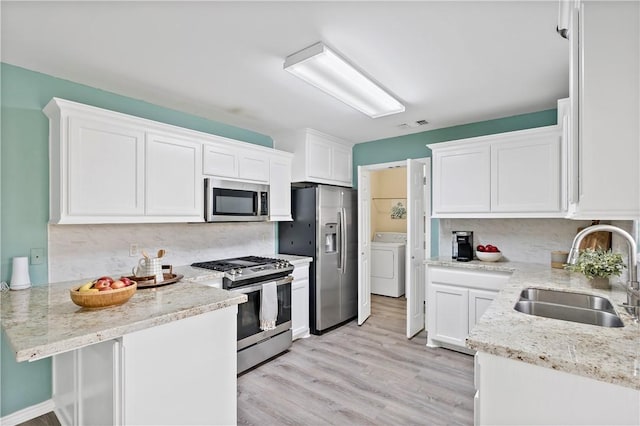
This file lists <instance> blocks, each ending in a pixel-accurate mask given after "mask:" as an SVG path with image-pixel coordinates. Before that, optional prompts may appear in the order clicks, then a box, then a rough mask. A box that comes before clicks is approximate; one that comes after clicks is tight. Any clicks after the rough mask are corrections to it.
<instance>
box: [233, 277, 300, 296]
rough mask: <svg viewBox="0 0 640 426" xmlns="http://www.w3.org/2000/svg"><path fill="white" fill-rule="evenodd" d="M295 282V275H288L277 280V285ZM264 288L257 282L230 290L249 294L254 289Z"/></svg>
mask: <svg viewBox="0 0 640 426" xmlns="http://www.w3.org/2000/svg"><path fill="white" fill-rule="evenodd" d="M268 282H271V281H270V280H266V281H265V283H268ZM291 282H293V275H287V276H286V277H284V278H282V279H281V280H278V281H276V286H278V287H279V286H281V285H285V284H289V283H291ZM260 290H262V284H257V285H252V286H248V287H238V288H235V289H233V290H230V291H231V292H232V293H243V294H247V293H252V292H254V291H260Z"/></svg>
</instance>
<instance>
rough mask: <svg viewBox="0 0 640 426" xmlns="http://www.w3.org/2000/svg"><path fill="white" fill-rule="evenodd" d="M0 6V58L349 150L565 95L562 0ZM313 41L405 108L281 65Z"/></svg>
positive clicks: (527, 108) (550, 103)
mask: <svg viewBox="0 0 640 426" xmlns="http://www.w3.org/2000/svg"><path fill="white" fill-rule="evenodd" d="M0 7H1V14H2V27H1V31H2V46H1V47H2V50H1V54H2V61H3V62H7V63H9V64H13V65H17V66H20V67H24V68H27V69H31V70H35V71H39V72H43V73H46V74H50V75H53V76H56V77H61V78H64V79H68V80H72V81H75V82H79V83H83V84H86V85H89V86H92V87H97V88H100V89H104V90H107V91H111V92H115V93H118V94H122V95H125V96H129V97H132V98H137V99H142V100H145V101H148V102H151V103H154V104H158V105H162V106H165V107H169V108H173V109H177V110H181V111H185V112H188V113H192V114H195V115H198V116H202V117H206V118H209V119H212V120H216V121H220V122H224V123H227V124H231V125H235V126H238V127H242V128H246V129H250V130H253V131H256V132H259V133H263V134H267V135H273V134H274V133H275V132H278V131H281V130H284V129H293V128H302V127H310V128H314V129H317V130H320V131H323V132H325V133H329V134H332V135H335V136H338V137H342V138H344V139H347V140H349V141H351V142H355V143H358V142H364V141H370V140H377V139H382V138H387V137H393V136H401V135H406V134H409V133H415V132H422V131H425V130H432V129H436V128H442V127H449V126H453V125H458V124H465V123H471V122H476V121H482V120H487V119H493V118H499V117H505V116H510V115H516V114H522V113H527V112H533V111H540V110H544V109H549V108H554V107H555V102H556V100H557V99H559V98H562V97H566V96H568V90H569V89H568V75H569V50H568V49H569V46H568V42H567V41H566V40H564V39H562V38H561V37H560V36H558V34H557V33H556V32H555V27H556V23H557V11H558V2H557V0H552V1H525V2H515V1H497V2H489V1H444V2H441V1H412V2H400V1H393V2H380V1H373V2H371V1H357V2H343V1H333V2H309V1H290V2H271V1H261V2H244V1H234V2H213V1H209V2H206V1H205V2H57V1H51V2H27V1H19V2H11V1H2V2H1V3H0ZM317 41H324V42H325V43H327V44H328V45H329V46H332V47H333V48H334V49H336V50H337V51H338V52H340V53H341V54H342V55H343V56H346V57H347V58H349V60H350V61H351V62H352V63H354V64H355V65H356V66H358V67H359V68H361V69H363V70H365V72H366V73H368V74H369V75H371V76H372V77H373V78H374V79H375V80H377V81H378V82H380V83H381V84H382V85H383V86H384V87H385V88H387V89H388V90H389V91H391V92H392V93H394V94H395V95H396V96H397V97H398V98H399V99H401V100H402V101H403V102H404V103H405V105H406V111H405V112H404V113H400V114H396V115H391V116H387V117H382V118H377V119H371V118H369V117H367V116H365V115H363V114H362V113H360V112H358V111H356V110H354V109H351V108H350V107H348V106H346V105H344V104H342V103H341V102H340V101H338V100H335V99H333V98H331V97H329V96H328V95H326V94H324V93H323V92H320V91H319V90H318V89H316V88H314V87H312V86H309V85H307V84H306V83H304V82H303V81H301V80H299V79H297V78H296V77H294V76H293V75H291V74H289V73H287V72H285V71H284V70H283V69H282V66H283V62H284V58H285V57H286V56H287V55H290V54H291V53H294V52H296V51H298V50H300V49H302V48H304V47H307V46H309V45H311V44H313V43H315V42H317ZM422 119H425V120H427V121H429V124H428V125H426V126H421V127H419V128H411V129H406V128H401V127H399V126H400V125H401V124H403V123H410V122H414V121H416V120H422Z"/></svg>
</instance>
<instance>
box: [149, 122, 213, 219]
mask: <svg viewBox="0 0 640 426" xmlns="http://www.w3.org/2000/svg"><path fill="white" fill-rule="evenodd" d="M201 146H202V144H201V143H199V142H196V141H191V140H186V139H184V138H179V137H177V136H173V135H161V134H155V133H148V134H147V146H146V156H145V157H146V172H147V173H146V179H145V182H146V191H145V195H146V201H145V205H146V214H147V215H149V216H169V217H170V216H173V217H174V220H176V221H177V220H182V221H186V220H189V219H191V220H195V221H197V220H202V212H203V205H202V191H203V189H202V185H203V180H202V172H201V169H200V167H201V164H202V159H201Z"/></svg>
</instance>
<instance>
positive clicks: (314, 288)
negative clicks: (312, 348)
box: [278, 185, 358, 334]
mask: <svg viewBox="0 0 640 426" xmlns="http://www.w3.org/2000/svg"><path fill="white" fill-rule="evenodd" d="M357 205H358V203H357V192H356V191H355V190H354V189H351V188H343V187H338V186H329V185H314V186H308V187H304V188H292V189H291V214H292V216H293V222H280V223H279V228H278V242H279V252H280V253H283V254H296V255H300V256H310V257H313V262H312V263H311V267H310V270H309V323H310V324H309V327H310V329H311V333H313V334H322V333H323V332H325V331H327V330H329V329H331V328H333V327H336V326H338V325H340V324H342V323H344V322H346V321H349V320H350V319H352V318H354V317H356V316H357V315H358V269H357V268H358V251H357V250H358V212H357Z"/></svg>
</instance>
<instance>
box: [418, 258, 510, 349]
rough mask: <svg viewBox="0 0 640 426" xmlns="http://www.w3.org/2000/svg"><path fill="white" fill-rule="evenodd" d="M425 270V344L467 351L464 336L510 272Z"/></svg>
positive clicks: (432, 267)
mask: <svg viewBox="0 0 640 426" xmlns="http://www.w3.org/2000/svg"><path fill="white" fill-rule="evenodd" d="M454 263H455V262H454ZM426 270H427V271H426V281H427V323H426V326H427V346H429V347H438V346H441V345H444V346H446V347H448V348H450V349H453V350H456V351H460V352H464V353H471V352H472V351H471V350H470V349H468V348H467V347H466V338H467V336H468V335H469V332H470V331H471V329H472V328H473V327H474V326H475V324H476V323H477V322H478V320H479V319H480V317H481V316H482V314H483V313H484V312H485V310H486V309H487V308H488V307H489V305H490V304H491V302H492V301H493V299H494V298H495V296H496V295H497V294H498V292H499V291H500V290H501V289H502V288H504V286H505V285H506V283H507V281H508V280H509V277H510V276H511V273H509V272H502V271H478V270H472V269H464V268H456V267H455V266H451V267H439V266H434V265H427V268H426Z"/></svg>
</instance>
